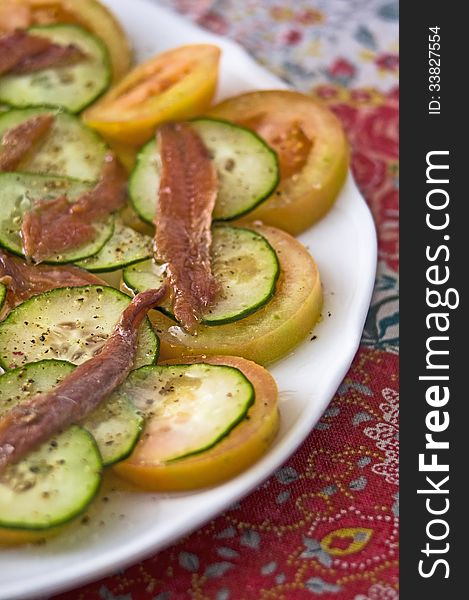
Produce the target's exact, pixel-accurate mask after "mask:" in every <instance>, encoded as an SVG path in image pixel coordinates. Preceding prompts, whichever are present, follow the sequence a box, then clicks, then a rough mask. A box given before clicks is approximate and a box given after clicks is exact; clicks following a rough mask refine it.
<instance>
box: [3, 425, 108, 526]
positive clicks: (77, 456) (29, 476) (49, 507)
mask: <svg viewBox="0 0 469 600" xmlns="http://www.w3.org/2000/svg"><path fill="white" fill-rule="evenodd" d="M41 468H42V469H45V470H46V471H47V472H46V474H45V476H44V477H42V478H41ZM101 472H102V462H101V456H100V453H99V450H98V447H97V445H96V442H95V440H94V438H93V436H92V435H91V434H90V433H88V432H87V431H86V430H85V429H83V428H82V427H78V426H76V425H73V426H72V427H70V428H69V429H67V430H66V431H65V432H62V433H60V434H57V435H55V436H53V437H52V438H51V439H50V440H48V441H47V442H45V443H44V444H42V445H41V446H40V447H39V448H38V449H37V450H34V451H33V452H31V453H29V454H28V455H27V456H26V457H25V458H24V459H23V460H21V461H20V462H18V463H16V464H13V465H9V466H8V467H7V468H6V469H5V471H3V473H2V474H1V475H0V527H2V528H6V529H23V530H32V531H43V530H47V529H51V528H53V527H57V526H58V525H62V524H64V523H67V522H69V521H71V520H72V519H74V518H75V517H77V516H78V515H80V514H81V513H83V512H84V511H85V510H86V508H87V507H88V506H89V504H90V503H91V501H92V500H93V498H94V497H95V496H96V494H97V492H98V489H99V486H100V483H101ZM37 487H39V489H36V490H35V488H37ZM15 488H16V489H15ZM53 503H55V504H56V506H55V509H54V504H53ZM57 505H59V507H58V508H57Z"/></svg>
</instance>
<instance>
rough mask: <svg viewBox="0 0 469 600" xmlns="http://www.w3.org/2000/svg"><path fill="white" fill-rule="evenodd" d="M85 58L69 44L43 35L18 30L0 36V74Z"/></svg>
mask: <svg viewBox="0 0 469 600" xmlns="http://www.w3.org/2000/svg"><path fill="white" fill-rule="evenodd" d="M85 57H86V55H85V54H84V53H83V52H82V51H81V50H80V49H79V48H77V47H76V46H75V45H73V44H69V45H67V46H61V45H60V44H56V43H54V42H51V41H50V40H49V39H47V38H45V37H40V36H38V35H31V34H30V33H28V32H27V31H22V30H19V29H17V30H16V31H12V32H10V33H5V34H4V35H2V36H0V75H5V74H6V73H16V74H22V73H33V72H35V71H41V70H43V69H48V68H50V67H63V66H66V65H70V64H75V63H76V62H79V61H81V60H83V59H84V58H85Z"/></svg>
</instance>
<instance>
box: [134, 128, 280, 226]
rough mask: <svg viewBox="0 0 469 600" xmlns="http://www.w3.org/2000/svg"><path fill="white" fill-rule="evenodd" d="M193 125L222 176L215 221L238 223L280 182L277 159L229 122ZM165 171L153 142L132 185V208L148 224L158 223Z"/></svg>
mask: <svg viewBox="0 0 469 600" xmlns="http://www.w3.org/2000/svg"><path fill="white" fill-rule="evenodd" d="M191 125H192V126H193V127H194V128H195V129H196V131H197V133H198V134H199V135H200V137H201V138H202V140H203V142H204V144H205V145H206V147H207V148H208V150H209V152H210V154H211V155H212V156H213V161H214V163H215V166H216V168H217V172H218V179H219V190H218V196H217V202H216V204H215V209H214V211H213V219H214V220H218V221H229V220H231V219H237V218H238V217H241V216H242V215H244V214H246V213H247V212H249V211H251V210H253V209H254V208H255V207H256V206H258V205H259V204H260V203H261V202H262V201H263V200H265V199H266V198H267V197H268V196H270V194H271V193H272V192H273V190H274V189H275V188H276V186H277V184H278V181H279V167H278V159H277V155H276V154H275V152H274V151H273V150H272V149H271V148H270V147H269V146H267V144H266V143H265V142H264V140H262V139H261V138H260V137H259V136H258V135H257V134H255V133H254V132H252V131H250V130H249V129H245V128H244V127H240V126H239V125H234V124H232V123H228V122H227V121H219V120H215V119H195V120H193V121H191ZM160 168H161V167H160V157H159V152H158V149H157V143H156V141H155V140H151V141H150V142H148V143H147V144H146V145H145V146H144V147H143V148H142V149H141V151H140V153H139V155H138V157H137V163H136V166H135V168H134V170H133V172H132V175H131V177H130V181H129V194H130V198H131V201H132V204H133V206H134V208H135V210H136V211H137V213H138V214H139V215H140V216H141V218H142V219H143V220H144V221H146V222H147V223H153V221H154V219H155V210H156V203H157V198H158V188H159V183H160V175H159V173H160Z"/></svg>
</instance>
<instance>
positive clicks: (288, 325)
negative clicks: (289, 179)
mask: <svg viewBox="0 0 469 600" xmlns="http://www.w3.org/2000/svg"><path fill="white" fill-rule="evenodd" d="M249 227H251V228H252V229H254V230H255V231H258V232H259V233H260V234H261V235H263V236H264V237H265V238H266V239H267V240H268V242H269V243H270V244H271V245H272V247H273V248H274V250H275V251H276V253H277V256H278V259H279V263H280V277H279V279H278V281H277V286H276V291H275V294H274V296H273V298H272V299H271V300H270V301H269V302H268V303H267V304H266V305H265V306H263V307H262V308H260V309H259V310H258V311H256V312H255V313H253V314H252V315H249V316H248V317H246V318H244V319H241V320H239V321H236V322H235V323H228V324H227V325H215V326H209V325H200V326H199V327H198V329H197V335H190V334H189V333H186V332H185V331H183V330H182V329H181V328H180V327H178V326H177V325H176V323H175V322H174V321H173V320H171V319H170V318H169V317H167V316H165V315H164V314H162V313H160V312H159V311H151V313H150V315H149V316H150V319H151V320H152V322H153V325H154V327H155V329H156V331H157V333H158V336H159V338H160V356H161V358H162V359H169V358H179V357H186V356H191V355H197V354H207V355H214V354H215V355H216V354H228V355H235V356H243V357H244V358H247V359H249V360H253V361H255V362H257V363H259V364H262V365H266V364H269V363H271V362H273V361H275V360H277V359H279V358H281V357H282V356H285V355H286V354H287V353H288V352H290V351H291V350H292V349H293V348H294V347H295V346H296V345H297V344H298V343H299V342H301V341H302V340H303V339H304V338H305V337H306V336H307V335H308V333H309V332H310V331H311V330H312V328H313V327H314V325H315V324H316V322H317V320H318V319H319V316H320V313H321V308H322V287H321V281H320V278H319V272H318V269H317V267H316V263H315V262H314V260H313V259H312V258H311V256H310V255H309V254H308V252H307V250H306V248H305V247H304V246H303V245H302V244H300V242H298V241H297V240H295V238H293V237H292V236H291V235H289V234H288V233H286V232H284V231H281V230H280V229H276V228H274V227H267V226H262V225H257V226H256V225H250V226H249Z"/></svg>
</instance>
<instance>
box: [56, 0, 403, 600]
mask: <svg viewBox="0 0 469 600" xmlns="http://www.w3.org/2000/svg"><path fill="white" fill-rule="evenodd" d="M164 3H165V4H167V5H170V6H172V7H174V8H176V9H178V10H180V11H182V12H186V13H187V14H188V15H189V16H190V17H191V18H193V19H195V20H197V21H198V22H199V23H200V24H201V25H203V26H205V27H208V28H209V29H211V30H213V31H216V32H218V33H221V34H223V35H227V36H230V37H232V38H234V39H236V40H237V41H238V42H240V43H241V44H243V45H244V46H245V47H246V48H247V49H248V50H249V51H250V52H252V53H253V55H254V56H255V57H256V58H257V59H258V60H260V61H261V62H263V63H264V64H265V65H266V66H267V67H268V68H270V69H271V70H272V71H274V72H275V73H277V74H278V75H280V76H281V77H283V78H284V79H286V80H287V81H288V82H289V83H291V84H292V85H293V86H295V87H297V88H299V89H301V90H303V91H305V92H308V93H311V94H313V95H315V96H316V97H319V98H321V99H322V100H323V101H325V102H327V103H328V104H329V105H330V106H331V107H332V109H333V110H334V111H335V112H336V114H337V115H338V116H339V117H340V119H341V120H342V122H343V124H344V126H345V128H346V130H347V132H348V135H349V139H350V142H351V146H352V150H353V162H352V167H353V172H354V174H355V177H356V179H357V182H358V184H359V186H360V188H361V190H362V192H363V194H364V196H365V198H366V200H367V201H368V203H369V205H370V207H371V210H372V212H373V215H374V217H375V221H376V224H377V228H378V232H379V269H378V275H377V280H376V287H375V293H374V296H373V301H372V306H371V308H370V312H369V315H368V320H367V323H366V327H365V331H364V334H363V338H362V345H361V347H360V350H359V352H358V354H357V356H356V357H355V360H354V363H353V365H352V368H351V369H350V371H349V373H348V375H347V377H346V378H345V380H344V381H343V383H342V385H341V386H340V388H339V389H338V391H337V393H336V395H335V397H334V400H333V401H332V403H331V404H330V406H329V407H328V409H327V410H326V412H325V413H324V415H323V417H322V419H321V421H320V422H319V423H318V425H317V426H316V428H315V430H314V431H313V432H312V433H311V434H310V436H309V437H308V439H307V440H306V442H305V443H304V444H303V445H302V446H301V447H300V449H299V450H298V451H297V452H296V453H295V454H294V455H293V456H292V457H291V459H290V460H289V461H288V462H287V463H286V464H285V465H284V466H283V467H282V468H281V469H279V470H278V471H277V472H276V473H275V474H274V475H273V476H272V477H271V478H270V479H269V480H268V481H266V482H265V483H264V484H263V485H262V486H260V487H259V488H258V489H257V490H256V491H255V492H254V493H252V494H251V495H250V496H249V497H247V498H246V499H244V500H243V501H241V502H240V503H237V504H235V505H233V506H232V507H231V508H230V509H229V510H227V511H226V512H225V513H224V514H222V515H221V516H219V517H218V518H216V519H214V520H213V521H211V522H210V523H208V524H207V525H206V526H205V527H203V528H202V529H200V530H198V531H196V532H195V533H193V534H192V535H190V536H188V537H186V538H184V539H182V540H180V541H179V542H178V543H177V544H175V545H174V546H172V547H170V548H168V549H167V550H165V551H163V552H160V553H159V554H157V555H155V556H153V557H151V558H149V559H148V560H146V561H144V562H142V563H141V564H138V565H135V566H133V567H130V568H128V569H126V570H125V571H122V572H118V573H116V574H114V575H113V576H111V577H108V578H106V579H103V580H101V581H98V582H96V583H93V584H91V585H88V586H86V587H83V588H81V589H78V590H75V591H69V592H66V593H64V594H62V595H60V596H57V597H56V600H59V599H60V600H179V599H180V600H184V599H195V600H258V599H263V598H265V599H267V598H275V599H285V600H290V599H292V600H303V599H304V600H306V599H308V600H312V599H313V598H316V597H318V598H319V597H320V598H321V599H324V600H332V599H334V600H396V599H397V598H398V592H397V588H398V563H397V559H398V518H399V517H398V515H399V494H398V483H399V473H398V411H399V403H398V399H399V395H398V379H397V373H398V354H397V352H398V343H399V337H398V275H397V269H398V164H399V163H398V137H397V136H398V90H397V69H398V54H397V38H398V29H397V18H398V3H397V2H396V1H394V0H328V1H326V0H309V1H307V0H303V1H301V0H300V1H296V2H291V3H290V4H291V7H290V8H289V7H287V6H286V4H287V3H285V2H279V1H275V0H246V1H243V2H239V1H236V0H218V1H216V2H213V1H207V0H194V1H192V0H191V1H189V0H179V2H178V1H177V0H167V1H166V2H164Z"/></svg>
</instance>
